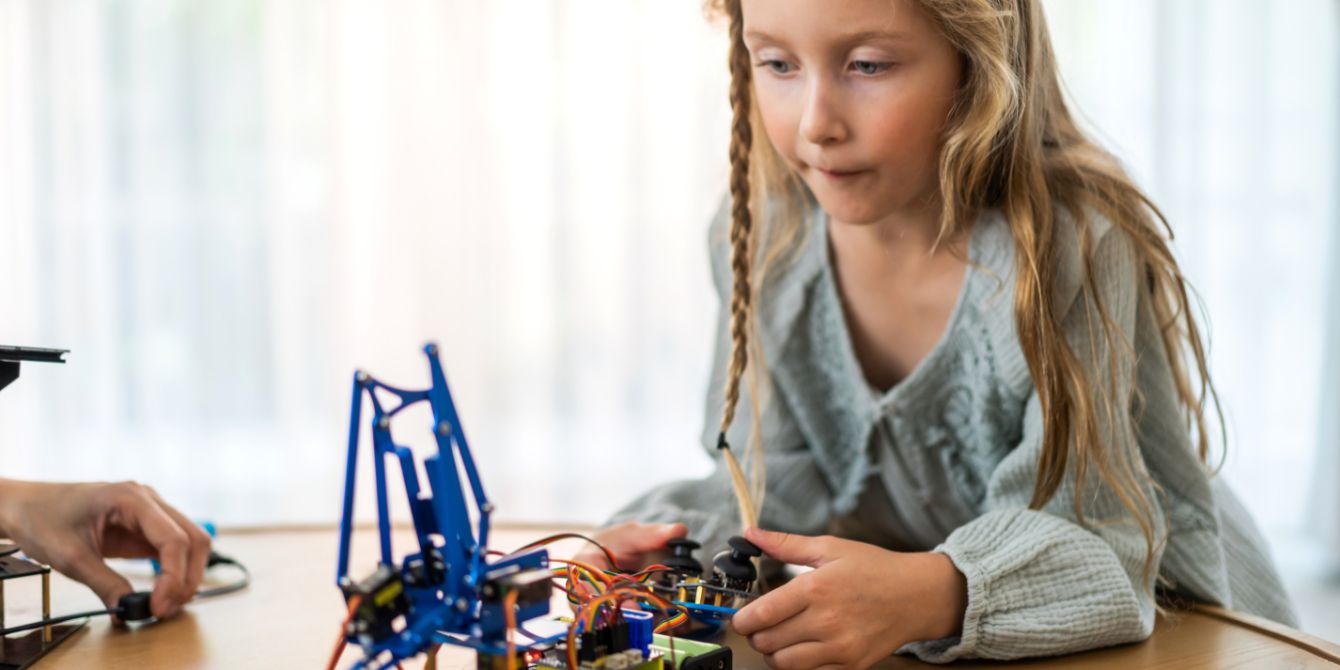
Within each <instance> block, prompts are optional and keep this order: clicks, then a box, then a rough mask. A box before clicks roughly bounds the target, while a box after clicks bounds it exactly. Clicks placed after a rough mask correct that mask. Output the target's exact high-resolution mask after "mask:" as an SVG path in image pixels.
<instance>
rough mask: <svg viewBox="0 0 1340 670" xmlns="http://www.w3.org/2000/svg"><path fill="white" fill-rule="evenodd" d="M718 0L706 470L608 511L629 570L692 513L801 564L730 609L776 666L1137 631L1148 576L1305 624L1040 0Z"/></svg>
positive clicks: (695, 531)
mask: <svg viewBox="0 0 1340 670" xmlns="http://www.w3.org/2000/svg"><path fill="white" fill-rule="evenodd" d="M714 5H715V9H717V10H718V11H720V12H721V13H723V14H724V15H725V16H726V17H727V18H728V20H729V24H730V38H731V41H732V44H731V53H730V67H731V78H732V86H731V103H732V107H733V109H734V128H733V136H732V141H731V153H730V155H731V165H732V169H731V185H730V186H731V198H730V202H729V207H728V208H723V210H722V212H721V213H720V214H719V215H718V217H717V220H716V221H715V222H714V224H713V229H712V250H713V255H712V258H713V264H714V274H715V279H716V285H717V288H718V291H719V293H720V296H721V298H722V300H723V303H724V302H726V301H729V307H728V309H724V310H723V314H722V318H721V320H720V322H719V324H718V332H719V340H718V345H717V349H716V365H715V371H714V381H713V385H712V388H713V393H712V394H710V396H709V399H708V411H709V416H711V413H714V412H716V411H721V416H722V419H721V422H720V426H719V427H718V426H716V425H714V424H715V423H716V422H715V421H713V420H709V427H708V429H707V430H706V432H705V434H704V436H703V437H704V442H705V445H706V446H707V447H708V448H709V449H710V450H711V451H713V452H714V453H716V454H717V455H718V456H719V458H718V462H719V467H718V470H717V473H716V474H714V475H713V476H711V477H709V478H708V479H707V480H705V481H694V482H682V483H676V484H671V485H668V486H663V487H660V488H657V489H655V490H652V491H650V492H649V493H647V494H645V495H644V496H642V497H641V498H639V499H638V500H636V501H634V502H633V503H632V504H631V505H629V506H628V507H627V508H625V509H624V510H622V511H621V512H619V513H618V514H617V515H616V516H615V518H614V519H613V520H612V522H611V525H610V526H609V527H608V528H606V529H605V530H604V531H602V532H601V533H600V534H599V537H598V539H601V540H603V541H604V542H605V543H606V544H607V545H608V546H609V547H610V549H612V550H613V551H614V552H615V555H616V557H617V558H619V560H620V562H621V563H625V565H623V566H622V567H624V568H631V567H636V566H637V565H639V564H643V563H645V561H646V559H647V558H648V554H649V553H650V552H652V551H653V550H656V549H659V548H661V547H662V546H663V545H664V544H665V541H666V540H667V539H669V538H671V537H675V536H680V535H684V534H685V533H688V534H689V535H690V536H691V537H693V538H695V539H697V540H699V541H700V542H702V543H703V544H704V546H705V547H706V548H705V550H704V552H703V553H702V556H703V557H711V556H712V555H713V554H714V553H715V552H716V551H717V550H718V549H720V548H721V547H722V546H723V545H724V540H725V538H726V537H727V536H729V535H732V534H735V533H738V532H739V527H740V525H741V524H743V525H744V526H745V527H747V528H748V532H747V537H748V538H749V539H751V540H753V541H754V542H755V543H756V544H758V545H759V547H760V548H762V549H763V551H764V552H765V553H766V554H767V555H768V556H770V557H771V558H773V559H777V560H779V561H784V562H788V563H795V564H803V565H809V566H813V567H814V568H815V570H813V571H811V572H807V573H805V574H803V575H801V576H800V577H798V578H797V579H795V580H793V581H791V582H790V583H788V584H786V585H784V586H782V587H780V588H778V589H775V590H773V591H771V592H770V593H768V594H766V595H764V596H762V597H760V598H758V599H756V600H755V601H754V602H752V603H751V604H750V605H748V606H747V607H745V608H744V609H742V610H741V611H740V612H739V613H738V614H736V615H735V617H734V619H733V621H732V626H733V627H734V628H735V629H736V630H737V631H738V632H739V633H740V634H742V635H746V636H748V639H749V643H750V644H751V645H752V646H753V647H754V648H756V649H757V650H758V651H759V652H760V653H762V654H764V656H765V658H766V659H767V662H768V663H769V665H771V666H772V667H774V668H779V669H788V670H789V669H791V668H839V667H840V668H865V667H868V666H870V665H871V664H873V663H875V662H876V661H878V660H879V659H880V658H882V657H884V656H886V655H888V654H890V653H892V652H895V651H902V652H905V653H912V654H915V655H917V656H919V657H920V658H922V659H924V660H928V661H937V662H941V661H949V660H953V659H956V658H961V657H985V658H997V659H1010V658H1018V657H1024V656H1039V655H1052V654H1063V653H1069V652H1075V651H1080V650H1084V649H1091V648H1095V647H1101V646H1105V645H1112V644H1118V643H1122V642H1130V641H1134V640H1141V639H1144V638H1145V637H1147V636H1148V635H1149V634H1150V632H1151V631H1152V629H1153V625H1154V615H1155V610H1156V599H1155V588H1156V585H1157V586H1158V588H1159V589H1160V592H1161V593H1164V594H1172V593H1177V594H1181V595H1184V596H1186V597H1190V598H1193V599H1196V600H1203V601H1208V602H1213V603H1219V604H1222V605H1225V606H1228V607H1232V608H1236V609H1240V610H1244V611H1247V612H1251V613H1255V614H1259V615H1264V616H1267V617H1270V618H1273V619H1276V620H1278V621H1282V622H1285V623H1291V622H1292V621H1293V615H1292V612H1291V609H1290V605H1289V603H1288V601H1287V599H1286V597H1285V595H1284V593H1283V589H1282V588H1281V586H1280V582H1279V579H1278V577H1277V575H1276V572H1275V570H1274V568H1273V566H1272V565H1271V561H1270V559H1269V556H1268V553H1267V551H1266V548H1265V546H1264V543H1263V541H1262V540H1261V538H1260V535H1259V534H1258V532H1257V531H1256V529H1255V527H1254V526H1253V523H1252V521H1251V519H1250V518H1249V516H1248V515H1247V513H1246V511H1245V510H1244V509H1243V507H1242V506H1241V505H1240V504H1239V503H1238V501H1237V500H1236V498H1235V497H1234V496H1233V494H1232V493H1231V492H1230V491H1229V490H1228V488H1227V487H1226V486H1225V485H1224V484H1223V482H1222V480H1220V479H1217V478H1215V477H1213V476H1212V471H1211V470H1210V468H1209V467H1208V465H1207V461H1208V460H1209V459H1208V452H1209V440H1208V438H1207V433H1208V429H1207V423H1208V421H1207V416H1206V415H1207V413H1208V412H1209V411H1211V408H1210V406H1209V404H1208V401H1209V400H1215V395H1214V389H1213V386H1212V385H1211V383H1210V379H1209V376H1208V374H1207V370H1206V364H1205V354H1204V350H1203V347H1202V341H1201V336H1200V331H1199V329H1198V328H1197V325H1196V322H1195V320H1194V319H1193V318H1192V316H1191V313H1190V305H1189V303H1188V299H1187V288H1186V284H1185V281H1184V279H1183V277H1182V274H1181V272H1180V270H1179V268H1178V266H1177V264H1176V262H1175V261H1174V260H1173V257H1172V254H1171V252H1170V249H1169V246H1168V240H1169V238H1170V237H1171V235H1170V234H1169V235H1166V236H1165V235H1164V231H1165V230H1166V224H1164V222H1163V219H1162V215H1161V214H1160V213H1159V211H1158V210H1157V209H1156V208H1155V207H1154V206H1153V205H1152V204H1151V203H1150V202H1149V200H1148V199H1147V198H1146V197H1145V195H1144V194H1143V193H1142V192H1141V191H1140V190H1139V189H1138V188H1136V186H1135V185H1134V184H1133V183H1132V182H1131V180H1130V179H1129V177H1127V176H1126V174H1125V173H1124V172H1123V171H1122V169H1121V168H1120V167H1119V166H1118V164H1117V162H1116V160H1115V159H1114V158H1113V157H1112V156H1110V155H1109V154H1107V153H1106V152H1104V151H1103V150H1102V149H1100V148H1098V147H1097V146H1096V145H1095V144H1093V143H1092V142H1091V141H1090V140H1089V139H1088V138H1086V137H1085V136H1084V134H1083V133H1081V132H1080V130H1079V128H1078V126H1077V125H1076V123H1075V121H1074V119H1073V118H1072V116H1071V114H1070V112H1069V110H1068V109H1067V107H1066V104H1065V102H1064V100H1063V96H1062V93H1061V87H1060V84H1059V82H1058V77H1057V71H1056V64H1055V61H1054V57H1053V54H1052V49H1051V45H1050V40H1049V37H1048V34H1047V28H1046V24H1045V22H1044V19H1043V13H1042V8H1041V6H1040V2H1039V1H1038V0H716V2H715V3H714ZM760 131H762V132H760ZM755 223H757V224H758V225H755ZM728 226H729V233H727V227H728ZM746 370H748V372H749V374H747V375H746V374H745V373H746ZM742 381H744V382H745V384H744V386H745V387H746V388H743V389H742V388H741V382H742ZM742 394H743V395H744V396H745V400H744V403H745V406H746V407H750V408H751V409H750V411H749V412H740V413H739V415H740V416H738V417H737V416H736V412H735V407H736V405H737V404H738V403H740V402H741V400H740V396H741V395H742ZM723 407H724V410H720V408H723ZM1215 409H1216V410H1217V402H1216V405H1215ZM1192 434H1194V437H1195V444H1194V445H1193V444H1192ZM740 444H749V446H750V449H749V455H750V458H749V459H747V463H748V464H749V465H750V466H751V470H752V471H753V472H754V474H755V476H756V479H755V481H756V482H757V481H761V480H762V477H761V474H760V473H761V472H762V471H764V468H763V467H762V466H763V465H764V464H766V473H767V477H766V492H767V499H766V504H759V505H757V506H756V505H755V503H756V502H760V503H761V502H762V501H761V500H760V501H755V500H754V498H755V496H753V495H751V491H750V487H749V486H748V485H747V483H746V481H745V477H744V474H743V471H742V470H741V468H740V467H739V466H738V465H737V464H736V462H735V457H734V456H733V454H732V452H731V449H730V446H731V445H740ZM763 447H766V448H765V449H764V448H763ZM760 450H761V451H760ZM759 453H761V454H762V455H761V456H759V455H758V454H759ZM731 488H733V489H734V491H735V494H734V495H735V497H736V498H737V501H738V502H739V503H740V504H739V514H740V518H738V519H737V518H735V517H734V514H733V512H732V504H731V502H730V500H729V498H728V496H729V491H730V490H731ZM752 493H757V491H754V492H752ZM756 513H757V514H758V515H759V517H758V518H757V519H755V514H756ZM633 520H636V521H633ZM755 526H758V527H755ZM759 528H768V529H771V530H768V531H764V530H759ZM777 531H784V532H777ZM821 533H830V534H831V535H829V536H822V537H816V536H818V535H819V534H821ZM584 558H586V560H590V561H598V560H599V558H598V557H597V556H595V555H586V556H585V557H584Z"/></svg>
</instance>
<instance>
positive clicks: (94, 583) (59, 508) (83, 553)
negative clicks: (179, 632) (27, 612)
mask: <svg viewBox="0 0 1340 670" xmlns="http://www.w3.org/2000/svg"><path fill="white" fill-rule="evenodd" d="M0 534H3V535H6V536H8V537H9V538H10V539H11V540H13V541H14V542H15V544H17V545H19V547H20V548H22V549H23V552H24V553H25V554H27V555H28V556H30V557H32V559H33V560H36V561H39V562H41V563H45V564H47V565H50V566H51V567H52V568H54V569H56V570H58V571H60V572H61V573H64V574H65V575H68V576H69V577H71V578H73V579H75V580H77V581H80V582H82V583H84V584H86V585H87V586H88V587H89V588H90V589H92V590H93V592H94V593H96V594H97V595H98V597H99V598H101V599H102V602H103V603H104V604H105V605H106V606H107V607H108V608H109V609H110V608H113V607H116V603H117V600H118V599H119V598H120V597H121V596H123V595H125V594H127V593H130V592H131V591H132V589H131V586H130V582H129V581H127V580H126V578H125V577H122V576H121V575H119V574H117V573H116V572H115V571H113V570H112V569H111V568H109V567H107V564H106V563H105V562H104V561H103V559H104V558H154V559H157V560H158V562H159V564H160V565H161V566H162V570H161V572H160V573H159V575H158V579H157V580H156V581H155V583H154V590H153V595H152V596H151V597H150V600H149V606H150V610H151V611H152V612H153V614H154V616H156V617H158V618H160V619H163V618H167V617H170V616H173V615H175V614H176V613H177V612H178V611H179V610H180V609H181V606H182V605H184V604H185V603H187V602H189V601H190V600H191V599H192V598H193V597H195V592H196V589H197V588H198V587H199V586H200V581H201V580H202V579H203V578H204V573H205V564H206V563H207V562H208V560H209V548H210V537H209V534H208V533H206V532H205V531H204V530H202V529H201V528H200V527H199V526H197V525H195V524H194V523H192V522H191V521H190V519H187V518H186V516H185V515H183V514H182V513H181V512H179V511H177V510H176V509H175V508H173V507H172V506H171V505H169V504H167V503H166V502H164V501H163V499H162V498H160V497H159V496H158V493H156V492H155V491H154V490H153V489H151V488H149V487H147V486H144V485H142V484H137V483H135V482H119V483H105V482H99V483H78V484H56V483H45V482H26V481H17V480H0Z"/></svg>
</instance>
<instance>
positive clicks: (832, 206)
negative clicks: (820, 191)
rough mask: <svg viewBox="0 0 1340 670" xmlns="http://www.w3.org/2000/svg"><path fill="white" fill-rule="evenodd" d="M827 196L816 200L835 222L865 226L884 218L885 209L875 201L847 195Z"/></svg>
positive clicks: (818, 197)
mask: <svg viewBox="0 0 1340 670" xmlns="http://www.w3.org/2000/svg"><path fill="white" fill-rule="evenodd" d="M827 196H828V197H824V196H823V195H817V196H816V198H817V199H818V200H819V205H820V206H821V207H823V208H824V211H825V212H828V217H829V218H830V219H832V220H834V221H841V222H842V223H850V224H855V225H864V224H870V223H875V222H877V221H880V220H881V219H883V218H884V214H885V212H884V210H883V208H881V207H879V205H878V203H876V202H875V201H874V200H873V199H870V200H867V199H865V198H860V197H856V196H852V195H847V194H842V195H833V194H827Z"/></svg>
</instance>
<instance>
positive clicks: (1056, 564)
mask: <svg viewBox="0 0 1340 670" xmlns="http://www.w3.org/2000/svg"><path fill="white" fill-rule="evenodd" d="M1091 263H1092V265H1091V267H1092V271H1093V279H1094V291H1093V293H1094V294H1096V297H1097V298H1098V299H1099V303H1100V304H1101V305H1102V306H1103V307H1104V308H1105V310H1106V314H1107V315H1108V316H1109V317H1110V319H1111V321H1112V324H1113V326H1114V327H1115V328H1117V329H1118V332H1119V333H1120V336H1119V337H1117V338H1116V340H1117V344H1118V346H1129V344H1128V343H1130V342H1132V341H1133V334H1134V328H1135V317H1136V311H1137V307H1138V301H1139V299H1140V286H1141V282H1140V280H1139V277H1140V275H1139V269H1138V264H1137V260H1136V256H1135V253H1134V249H1133V247H1132V243H1131V241H1130V240H1129V238H1127V237H1126V235H1125V233H1124V232H1123V231H1121V230H1119V229H1117V228H1116V227H1115V226H1114V227H1112V228H1110V229H1108V230H1107V231H1106V234H1105V235H1103V236H1102V238H1101V239H1100V240H1099V241H1098V242H1097V244H1096V245H1095V249H1094V253H1093V255H1092V256H1091ZM1092 298H1093V296H1089V295H1087V294H1086V293H1085V292H1083V291H1080V292H1079V294H1078V296H1077V297H1075V298H1074V300H1073V302H1071V305H1070V306H1069V308H1067V309H1066V310H1065V311H1064V312H1063V313H1064V314H1065V315H1066V316H1065V318H1064V322H1063V328H1064V330H1065V333H1066V337H1067V340H1068V342H1069V343H1070V346H1071V348H1072V350H1073V351H1074V352H1075V354H1076V356H1077V357H1078V359H1079V360H1080V362H1081V364H1083V365H1085V366H1086V369H1087V370H1088V372H1089V375H1090V376H1091V381H1092V382H1093V384H1094V386H1095V388H1102V387H1100V386H1099V385H1100V384H1103V385H1105V384H1107V382H1108V380H1111V379H1113V377H1115V378H1116V379H1117V384H1116V391H1117V393H1118V396H1117V397H1118V398H1128V397H1130V396H1129V390H1130V387H1131V384H1132V383H1133V382H1132V379H1133V378H1134V361H1133V360H1131V361H1130V365H1129V366H1127V365H1126V364H1125V363H1123V364H1122V366H1121V368H1122V369H1118V366H1116V365H1115V364H1114V363H1113V361H1114V359H1113V357H1112V356H1110V352H1109V351H1107V349H1106V346H1105V344H1104V341H1103V338H1102V336H1101V330H1099V328H1101V326H1100V325H1099V324H1101V323H1103V321H1102V312H1100V311H1099V310H1098V309H1097V307H1096V305H1095V303H1094V301H1093V299H1092ZM1123 338H1124V340H1123ZM1130 358H1132V357H1118V358H1117V359H1115V360H1127V359H1130ZM1126 367H1129V369H1125V368H1126ZM1124 407H1125V408H1129V405H1124ZM1119 411H1121V410H1120V409H1119ZM1095 413H1096V414H1097V415H1098V418H1099V426H1100V430H1099V435H1100V439H1103V440H1105V442H1106V445H1105V446H1106V450H1107V451H1108V452H1109V453H1110V454H1113V455H1112V456H1111V457H1110V458H1108V459H1107V460H1108V462H1109V463H1111V462H1113V461H1114V460H1115V461H1116V462H1117V466H1116V467H1120V463H1122V462H1124V463H1126V464H1127V466H1128V467H1130V468H1131V469H1132V470H1134V471H1135V472H1136V473H1138V474H1137V477H1139V476H1142V475H1143V473H1144V465H1143V462H1142V461H1141V459H1140V455H1139V449H1138V445H1137V443H1136V436H1135V431H1134V428H1133V426H1132V424H1133V422H1132V421H1131V420H1130V418H1131V417H1130V415H1126V416H1121V417H1119V419H1118V420H1115V421H1112V420H1107V421H1104V420H1103V412H1102V410H1101V404H1099V405H1098V409H1096V410H1095ZM1042 434H1043V421H1042V412H1041V405H1040V402H1039V400H1038V397H1037V393H1036V391H1035V392H1034V393H1033V395H1032V397H1030V398H1029V400H1028V404H1027V407H1026V410H1025V416H1024V426H1023V431H1022V437H1021V439H1020V443H1019V444H1018V445H1017V446H1016V448H1014V449H1013V450H1012V451H1011V452H1010V453H1009V454H1008V455H1007V456H1006V457H1005V458H1004V459H1003V460H1002V461H1001V463H1000V464H999V465H998V466H997V468H996V469H995V470H994V472H993V473H992V475H991V477H990V480H989V481H988V484H987V492H986V497H985V501H984V502H983V506H984V513H983V514H982V515H981V516H980V517H978V518H977V519H974V520H973V521H971V522H969V523H967V524H965V525H963V526H961V527H959V528H958V529H956V530H955V531H954V532H953V533H951V534H950V535H949V537H948V538H947V539H946V540H945V542H944V543H943V544H941V545H940V546H939V547H937V548H936V549H935V550H934V551H936V552H940V553H943V554H945V555H947V556H949V557H950V559H952V560H953V561H954V564H955V566H957V567H958V569H959V571H960V572H962V573H963V575H964V576H965V577H966V578H967V586H968V605H967V609H966V611H965V613H964V617H963V626H962V630H961V634H960V635H959V636H957V637H953V638H948V639H943V640H936V641H924V642H915V643H912V644H909V645H907V646H905V647H904V648H903V649H902V650H901V651H903V652H910V653H913V654H915V655H917V656H918V657H920V658H921V659H922V660H926V661H931V662H948V661H952V660H954V659H958V658H965V657H976V658H990V659H1015V658H1022V657H1030V656H1050V655H1058V654H1066V653H1072V652H1077V651H1083V650H1087V649H1093V648H1098V647H1104V646H1109V645H1114V644H1121V643H1126V642H1133V641H1138V640H1143V639H1145V638H1147V637H1148V636H1149V635H1150V633H1151V632H1152V631H1153V627H1154V612H1155V609H1154V602H1153V598H1152V579H1153V576H1154V575H1155V574H1157V572H1158V569H1157V567H1158V560H1159V556H1160V553H1161V547H1159V546H1156V549H1155V553H1154V555H1153V556H1152V561H1153V562H1152V563H1151V564H1150V568H1149V570H1146V569H1145V568H1146V555H1147V554H1146V552H1147V543H1146V541H1145V535H1144V533H1143V532H1142V531H1141V529H1140V527H1139V525H1138V524H1137V523H1136V521H1135V519H1134V518H1133V517H1132V515H1131V514H1130V513H1129V512H1128V511H1127V509H1126V508H1125V507H1124V506H1123V505H1122V503H1121V502H1120V500H1119V499H1118V498H1117V496H1116V495H1115V494H1114V493H1113V492H1112V491H1111V489H1110V488H1109V487H1105V486H1103V485H1102V484H1101V481H1100V480H1099V478H1098V476H1097V475H1096V474H1094V473H1093V472H1092V470H1095V469H1097V468H1091V469H1090V470H1091V472H1090V473H1089V474H1088V475H1086V477H1085V481H1084V486H1083V488H1082V496H1083V498H1084V514H1085V524H1084V525H1083V526H1081V525H1080V524H1079V523H1078V522H1077V520H1076V517H1075V512H1074V509H1075V507H1074V501H1075V481H1076V473H1075V471H1074V470H1073V468H1072V469H1070V470H1069V471H1068V473H1067V476H1066V478H1065V479H1064V480H1063V482H1062V484H1061V486H1060V487H1059V488H1058V490H1057V493H1056V495H1055V496H1054V497H1053V499H1052V500H1051V501H1050V502H1049V503H1048V504H1047V505H1046V506H1045V508H1044V509H1042V510H1030V509H1029V508H1028V507H1029V502H1030V499H1031V498H1032V493H1033V486H1034V482H1035V481H1036V478H1037V472H1038V467H1037V465H1038V462H1039V457H1040V455H1041V451H1042ZM1110 467H1111V466H1110ZM1141 486H1142V490H1143V491H1144V493H1145V495H1146V496H1147V498H1148V500H1149V501H1150V504H1151V505H1153V506H1154V508H1155V509H1154V510H1153V515H1152V516H1153V519H1152V521H1153V523H1154V532H1155V537H1156V538H1157V537H1162V536H1163V535H1164V521H1163V518H1164V514H1163V510H1162V509H1161V503H1160V501H1159V500H1158V498H1157V497H1156V495H1155V492H1154V489H1153V487H1151V486H1148V485H1146V484H1144V483H1143V481H1142V484H1141Z"/></svg>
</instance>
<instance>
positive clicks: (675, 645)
mask: <svg viewBox="0 0 1340 670" xmlns="http://www.w3.org/2000/svg"><path fill="white" fill-rule="evenodd" d="M651 649H652V653H655V654H660V655H662V656H663V657H664V658H665V663H666V667H667V670H731V660H732V658H733V655H732V654H731V648H730V647H727V646H725V645H720V644H712V643H711V642H703V641H701V640H688V639H684V638H675V639H674V641H673V642H672V641H671V640H670V638H668V637H666V636H664V635H659V634H658V635H656V636H655V638H654V639H653V640H652V645H651Z"/></svg>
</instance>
